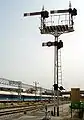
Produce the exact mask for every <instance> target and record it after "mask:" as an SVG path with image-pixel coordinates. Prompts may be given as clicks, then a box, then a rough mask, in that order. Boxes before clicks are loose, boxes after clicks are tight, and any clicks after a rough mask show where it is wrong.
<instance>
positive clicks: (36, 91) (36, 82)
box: [33, 81, 39, 101]
mask: <svg viewBox="0 0 84 120" xmlns="http://www.w3.org/2000/svg"><path fill="white" fill-rule="evenodd" d="M33 83H34V84H35V85H34V87H35V101H36V94H37V84H39V82H36V81H35V82H33Z"/></svg>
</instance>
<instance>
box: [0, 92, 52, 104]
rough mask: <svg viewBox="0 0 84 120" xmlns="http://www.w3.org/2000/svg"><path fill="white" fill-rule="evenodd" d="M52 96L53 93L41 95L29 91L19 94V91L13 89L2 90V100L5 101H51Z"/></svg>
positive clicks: (0, 99)
mask: <svg viewBox="0 0 84 120" xmlns="http://www.w3.org/2000/svg"><path fill="white" fill-rule="evenodd" d="M51 98H52V96H51V95H39V94H37V95H36V96H35V94H29V93H23V92H22V93H21V95H18V93H17V92H12V91H10V92H9V91H0V102H5V101H9V102H10V101H40V100H41V101H49V100H50V99H51Z"/></svg>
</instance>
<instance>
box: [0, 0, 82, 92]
mask: <svg viewBox="0 0 84 120" xmlns="http://www.w3.org/2000/svg"><path fill="white" fill-rule="evenodd" d="M71 3H72V7H73V8H76V9H77V10H78V15H77V16H76V17H75V18H74V23H75V25H74V29H75V31H74V32H73V33H67V34H63V35H61V36H60V39H61V40H62V41H63V44H64V46H63V48H62V77H63V86H64V88H65V89H66V90H70V89H71V88H72V87H80V88H81V89H84V46H83V45H84V40H83V34H84V31H83V28H84V23H83V20H84V1H83V0H81V1H80V0H71ZM68 4H69V0H0V77H3V78H8V79H10V80H20V81H22V82H23V83H27V84H31V85H33V84H34V83H33V82H34V81H37V82H39V85H38V86H42V87H45V88H52V85H53V81H54V77H53V76H54V75H53V74H54V48H53V47H50V48H48V47H42V42H47V41H54V37H53V36H51V35H41V34H40V30H39V27H40V16H35V17H26V18H24V17H23V14H24V12H34V11H41V9H42V6H43V5H44V6H45V9H46V10H52V9H55V10H56V9H65V8H68V6H69V5H68Z"/></svg>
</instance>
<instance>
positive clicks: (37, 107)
mask: <svg viewBox="0 0 84 120" xmlns="http://www.w3.org/2000/svg"><path fill="white" fill-rule="evenodd" d="M42 107H44V106H43V105H39V106H30V107H22V108H14V109H12V110H4V111H0V116H3V115H9V114H16V113H21V112H23V113H24V112H25V111H35V110H38V109H41V108H42Z"/></svg>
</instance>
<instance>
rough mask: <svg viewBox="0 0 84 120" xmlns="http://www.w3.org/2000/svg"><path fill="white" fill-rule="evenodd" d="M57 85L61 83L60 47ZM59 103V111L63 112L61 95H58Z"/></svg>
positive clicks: (59, 51)
mask: <svg viewBox="0 0 84 120" xmlns="http://www.w3.org/2000/svg"><path fill="white" fill-rule="evenodd" d="M58 86H59V87H60V86H63V85H62V63H61V49H59V50H58ZM59 103H61V106H60V107H59V110H60V112H63V100H62V96H59Z"/></svg>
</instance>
